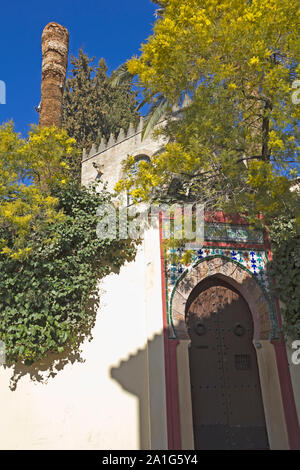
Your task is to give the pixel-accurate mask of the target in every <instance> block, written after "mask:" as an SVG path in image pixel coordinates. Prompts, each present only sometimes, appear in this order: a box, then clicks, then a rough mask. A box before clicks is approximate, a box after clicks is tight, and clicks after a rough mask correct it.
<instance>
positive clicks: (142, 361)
mask: <svg viewBox="0 0 300 470" xmlns="http://www.w3.org/2000/svg"><path fill="white" fill-rule="evenodd" d="M163 342H164V332H161V333H160V334H156V335H155V336H154V337H153V338H152V339H150V340H149V341H148V342H147V344H146V345H145V347H144V348H143V349H139V350H138V351H137V352H135V353H133V354H131V355H130V356H129V357H128V358H127V359H124V360H122V361H121V362H120V363H119V365H118V366H117V367H112V368H111V372H110V375H111V377H112V378H113V379H114V380H116V381H117V382H118V383H119V384H120V385H121V387H122V388H123V389H124V390H126V391H127V392H129V393H132V394H133V395H135V396H136V397H137V398H138V402H139V439H140V442H139V449H142V450H144V449H151V448H153V439H156V440H157V441H159V440H160V436H162V435H163V432H164V431H163V429H161V426H160V428H158V432H157V434H156V435H155V432H156V431H155V427H156V426H157V423H155V422H154V421H156V419H155V418H156V417H155V411H154V410H155V409H156V407H157V408H158V409H159V410H161V411H162V410H163V412H165V408H166V407H165V404H164V400H163V395H164V393H163V392H164V391H165V380H164V373H165V368H164V349H163ZM153 358H156V359H157V358H160V364H161V365H162V370H163V379H162V374H160V373H159V371H158V370H157V368H156V366H155V363H154V361H155V359H154V361H153ZM149 375H151V381H150V380H149ZM155 400H158V402H156V403H155ZM153 418H154V419H153ZM161 420H162V421H163V416H160V417H159V420H158V421H160V422H161ZM158 434H160V436H159V435H158ZM165 437H166V438H167V436H165ZM161 440H162V441H163V438H161ZM154 448H155V449H166V448H167V447H164V446H162V447H159V446H156V445H155V447H154Z"/></svg>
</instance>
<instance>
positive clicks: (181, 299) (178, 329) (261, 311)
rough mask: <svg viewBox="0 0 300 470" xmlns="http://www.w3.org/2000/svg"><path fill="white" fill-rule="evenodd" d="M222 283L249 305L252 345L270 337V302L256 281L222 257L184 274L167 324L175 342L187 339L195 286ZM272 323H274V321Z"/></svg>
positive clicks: (205, 260) (172, 300)
mask: <svg viewBox="0 0 300 470" xmlns="http://www.w3.org/2000/svg"><path fill="white" fill-rule="evenodd" d="M209 278H211V279H213V278H215V279H216V280H222V281H225V282H226V283H227V284H229V285H231V286H232V287H233V288H234V289H236V290H237V291H238V292H239V293H240V294H241V295H242V296H243V297H244V299H245V300H246V302H247V303H248V306H249V309H250V311H251V314H252V319H253V324H254V337H253V340H254V341H260V340H267V339H270V338H271V337H272V331H273V330H274V325H272V321H271V318H272V313H271V301H270V299H268V297H267V294H266V292H264V290H263V288H262V287H261V286H260V285H259V283H258V282H257V280H256V279H255V277H254V276H253V275H252V274H251V273H250V272H249V271H248V270H246V269H245V268H244V267H242V266H241V265H239V264H238V263H234V262H233V261H232V260H230V259H229V258H226V257H224V256H214V257H210V258H209V259H208V258H205V259H204V260H201V261H200V262H198V264H196V265H194V266H193V267H192V268H191V269H189V270H187V271H185V272H184V273H183V275H182V276H181V278H179V280H178V281H177V283H176V285H175V288H174V290H173V292H172V295H171V299H170V320H171V327H172V329H173V332H172V333H173V335H174V337H176V338H177V339H189V335H188V332H187V327H186V321H185V320H186V309H187V303H188V299H189V297H190V295H191V293H192V292H193V290H194V289H195V287H196V286H199V284H200V283H201V282H202V281H204V280H207V279H209ZM273 323H274V319H273Z"/></svg>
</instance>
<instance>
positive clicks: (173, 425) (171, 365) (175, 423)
mask: <svg viewBox="0 0 300 470" xmlns="http://www.w3.org/2000/svg"><path fill="white" fill-rule="evenodd" d="M161 220H162V216H161V213H160V215H159V238H160V259H161V290H162V308H163V328H164V350H165V377H166V406H167V432H168V449H169V450H180V449H181V437H180V421H179V397H178V377H177V359H176V347H177V344H178V341H176V340H169V337H168V320H167V298H166V277H165V257H164V249H163V244H162V224H161Z"/></svg>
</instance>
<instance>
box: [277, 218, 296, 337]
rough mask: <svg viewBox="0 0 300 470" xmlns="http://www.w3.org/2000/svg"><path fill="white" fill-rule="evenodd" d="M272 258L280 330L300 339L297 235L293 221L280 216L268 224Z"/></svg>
mask: <svg viewBox="0 0 300 470" xmlns="http://www.w3.org/2000/svg"><path fill="white" fill-rule="evenodd" d="M270 236H271V237H272V240H273V244H272V252H273V260H272V262H271V274H272V277H273V280H274V291H275V294H276V295H277V297H278V298H279V299H280V301H281V303H282V306H281V312H282V313H283V317H284V332H285V334H286V335H287V336H288V337H289V338H292V339H298V338H300V234H299V232H297V227H296V225H295V220H293V219H291V218H290V217H289V216H285V217H281V218H279V219H277V220H275V221H273V223H272V224H271V226H270Z"/></svg>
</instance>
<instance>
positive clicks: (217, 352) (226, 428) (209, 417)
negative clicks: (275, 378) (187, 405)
mask: <svg viewBox="0 0 300 470" xmlns="http://www.w3.org/2000/svg"><path fill="white" fill-rule="evenodd" d="M187 326H188V331H189V335H190V338H191V345H190V376H191V392H192V406H193V423H194V440H195V448H196V449H267V448H268V438H267V432H266V424H265V417H264V409H263V403H262V396H261V388H260V380H259V372H258V366H257V359H256V351H255V348H254V346H253V343H252V339H253V322H252V317H251V313H250V311H249V308H248V305H247V303H246V301H245V300H244V298H243V297H242V296H241V295H239V293H238V292H237V291H236V290H235V289H233V288H232V287H230V285H229V284H227V283H225V282H223V281H217V280H213V279H212V280H210V281H208V282H206V284H204V285H202V287H201V289H198V291H197V288H196V290H195V292H194V294H193V293H192V294H191V298H190V299H189V301H188V311H187Z"/></svg>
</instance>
